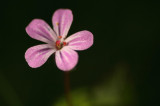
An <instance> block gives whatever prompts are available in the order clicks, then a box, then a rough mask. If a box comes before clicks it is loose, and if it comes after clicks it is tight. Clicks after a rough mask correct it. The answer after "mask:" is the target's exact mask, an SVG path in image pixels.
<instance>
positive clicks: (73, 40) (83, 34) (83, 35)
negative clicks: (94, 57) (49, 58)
mask: <svg viewBox="0 0 160 106" xmlns="http://www.w3.org/2000/svg"><path fill="white" fill-rule="evenodd" d="M65 41H66V42H67V44H68V46H69V47H70V48H72V49H73V50H85V49H88V48H89V47H91V46H92V44H93V34H92V33H91V32H89V31H80V32H77V33H75V34H73V35H71V36H69V37H68V38H67V39H66V40H65Z"/></svg>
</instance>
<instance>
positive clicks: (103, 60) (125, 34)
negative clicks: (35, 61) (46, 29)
mask: <svg viewBox="0 0 160 106" xmlns="http://www.w3.org/2000/svg"><path fill="white" fill-rule="evenodd" d="M59 8H69V9H71V10H72V12H73V15H74V21H73V23H72V26H71V29H70V31H69V35H71V34H73V33H75V32H78V31H81V30H85V29H87V30H89V31H91V32H92V33H93V35H94V45H93V46H92V47H91V48H89V49H88V50H86V51H80V52H78V53H79V62H78V65H77V66H76V67H75V69H74V70H73V71H72V72H71V88H72V90H76V89H78V88H81V87H85V88H86V89H87V90H88V91H92V90H93V89H95V87H97V86H99V84H101V83H103V82H105V81H109V79H110V77H111V76H114V73H116V72H117V71H116V70H120V69H122V70H123V69H124V70H125V73H126V75H125V81H128V82H127V83H128V84H126V85H124V86H125V88H128V87H130V88H132V89H134V90H132V93H131V94H128V97H133V98H132V100H131V101H130V102H127V103H124V102H123V103H120V104H114V103H113V104H107V103H106V104H103V106H132V105H133V106H153V105H154V106H159V105H160V103H159V93H158V92H159V89H160V87H159V81H160V77H159V75H160V72H159V71H160V68H159V66H160V62H159V60H160V37H159V36H160V30H159V29H160V3H159V2H152V1H119V0H117V1H107V0H106V1H105V0H104V1H101V0H91V1H89V0H88V1H87V0H26V1H23V0H6V1H3V2H2V3H1V15H0V16H1V25H0V26H1V28H0V31H1V32H0V35H1V37H0V50H1V52H0V105H1V106H18V105H17V104H19V106H21V105H22V106H51V105H53V104H54V103H56V102H57V100H58V99H59V98H60V97H62V96H63V94H64V86H63V79H64V78H63V77H64V76H63V75H64V72H63V71H61V70H59V69H58V68H57V67H56V65H55V62H54V55H53V56H51V57H50V58H49V60H48V61H47V62H46V63H45V64H44V65H43V66H42V67H40V68H37V69H32V68H30V67H29V66H28V65H27V63H26V61H25V59H24V53H25V51H26V50H27V49H28V48H29V47H31V46H34V45H37V44H40V43H41V42H39V41H36V40H34V39H32V38H30V37H29V36H28V35H27V33H26V32H25V27H26V26H27V25H28V24H29V22H30V21H31V20H32V19H35V18H41V19H44V20H45V21H46V22H47V23H48V24H49V25H51V26H52V24H51V17H52V14H53V12H54V11H55V10H57V9H59ZM119 68H120V69H119ZM119 72H120V73H121V71H119ZM102 85H104V84H102ZM117 87H119V85H117ZM102 89H103V87H102ZM103 90H104V91H105V89H103ZM124 91H125V89H124V90H122V92H121V94H120V98H123V97H124V94H123V93H124ZM96 92H99V91H98V90H96ZM89 95H90V96H92V95H93V94H92V92H91V93H89ZM105 95H107V94H105ZM118 95H119V94H118ZM133 95H134V96H133ZM126 97H127V96H126ZM73 98H76V97H73ZM103 99H104V98H103ZM89 100H90V101H92V98H89ZM79 101H81V100H79ZM104 101H105V99H104ZM76 106H78V105H76ZM81 106H87V105H81ZM91 106H94V104H92V105H91ZM95 106H101V104H98V103H97V104H96V105H95Z"/></svg>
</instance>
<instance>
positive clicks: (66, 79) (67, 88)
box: [64, 71, 72, 106]
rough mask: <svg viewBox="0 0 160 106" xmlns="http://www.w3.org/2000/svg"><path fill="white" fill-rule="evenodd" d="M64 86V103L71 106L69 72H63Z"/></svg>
mask: <svg viewBox="0 0 160 106" xmlns="http://www.w3.org/2000/svg"><path fill="white" fill-rule="evenodd" d="M64 86H65V94H66V95H65V96H66V102H67V104H68V106H72V101H71V95H70V79H69V71H66V72H64Z"/></svg>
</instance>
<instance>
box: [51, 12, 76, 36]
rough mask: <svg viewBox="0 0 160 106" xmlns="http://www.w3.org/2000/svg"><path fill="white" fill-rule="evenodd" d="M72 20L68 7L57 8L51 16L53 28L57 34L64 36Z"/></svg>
mask: <svg viewBox="0 0 160 106" xmlns="http://www.w3.org/2000/svg"><path fill="white" fill-rule="evenodd" d="M72 21H73V15H72V11H71V10H69V9H58V10H57V11H55V13H54V14H53V17H52V24H53V26H54V30H55V32H56V33H57V35H59V36H63V38H65V37H66V36H67V34H68V31H69V29H70V26H71V24H72Z"/></svg>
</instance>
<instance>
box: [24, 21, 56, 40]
mask: <svg viewBox="0 0 160 106" xmlns="http://www.w3.org/2000/svg"><path fill="white" fill-rule="evenodd" d="M26 32H27V34H28V35H29V36H30V37H31V38H33V39H36V40H40V41H42V42H45V43H50V42H53V41H56V38H57V36H56V35H55V32H54V31H53V30H52V29H51V27H50V26H49V25H48V24H47V23H46V22H45V21H44V20H42V19H34V20H32V21H31V23H30V24H29V25H28V26H27V27H26Z"/></svg>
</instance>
